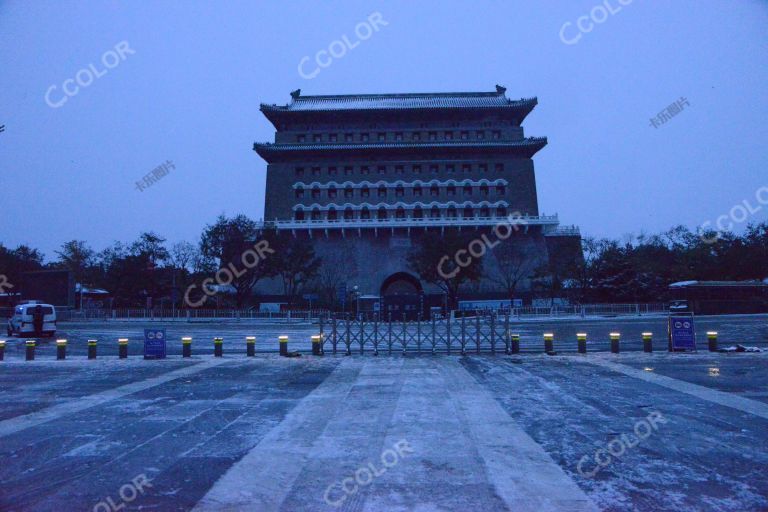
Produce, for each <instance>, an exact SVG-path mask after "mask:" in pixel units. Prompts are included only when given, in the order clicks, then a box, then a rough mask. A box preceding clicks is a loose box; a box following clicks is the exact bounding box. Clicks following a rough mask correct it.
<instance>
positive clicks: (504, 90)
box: [496, 84, 507, 94]
mask: <svg viewBox="0 0 768 512" xmlns="http://www.w3.org/2000/svg"><path fill="white" fill-rule="evenodd" d="M496 92H497V93H499V94H504V93H505V92H507V88H506V87H503V86H501V85H499V84H496Z"/></svg>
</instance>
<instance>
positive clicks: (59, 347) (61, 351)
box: [56, 340, 67, 360]
mask: <svg viewBox="0 0 768 512" xmlns="http://www.w3.org/2000/svg"><path fill="white" fill-rule="evenodd" d="M66 358H67V340H56V359H58V360H62V359H66Z"/></svg>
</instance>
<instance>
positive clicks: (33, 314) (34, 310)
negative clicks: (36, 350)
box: [6, 302, 56, 337]
mask: <svg viewBox="0 0 768 512" xmlns="http://www.w3.org/2000/svg"><path fill="white" fill-rule="evenodd" d="M6 330H7V331H8V336H47V337H51V336H53V335H54V334H56V308H55V307H54V306H52V305H51V304H41V303H37V302H29V303H26V304H19V305H18V306H16V307H15V308H14V310H13V315H12V316H11V318H9V319H8V326H7V328H6Z"/></svg>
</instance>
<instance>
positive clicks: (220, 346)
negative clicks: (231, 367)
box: [213, 338, 224, 357]
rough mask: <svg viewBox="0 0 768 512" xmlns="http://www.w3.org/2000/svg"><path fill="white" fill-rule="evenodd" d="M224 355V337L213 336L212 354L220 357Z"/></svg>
mask: <svg viewBox="0 0 768 512" xmlns="http://www.w3.org/2000/svg"><path fill="white" fill-rule="evenodd" d="M223 355H224V338H213V356H214V357H222V356H223Z"/></svg>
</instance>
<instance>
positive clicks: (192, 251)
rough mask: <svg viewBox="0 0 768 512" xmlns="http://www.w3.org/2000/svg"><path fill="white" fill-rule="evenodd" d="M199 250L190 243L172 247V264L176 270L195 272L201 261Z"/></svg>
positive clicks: (180, 243) (178, 243) (181, 243)
mask: <svg viewBox="0 0 768 512" xmlns="http://www.w3.org/2000/svg"><path fill="white" fill-rule="evenodd" d="M198 252H199V251H198V249H197V247H195V246H194V245H193V244H191V243H189V242H177V243H175V244H173V247H171V256H170V262H171V265H173V267H174V268H177V269H184V270H187V271H193V270H194V269H195V264H196V263H197V260H198V259H199V257H200V256H199V255H198Z"/></svg>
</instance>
